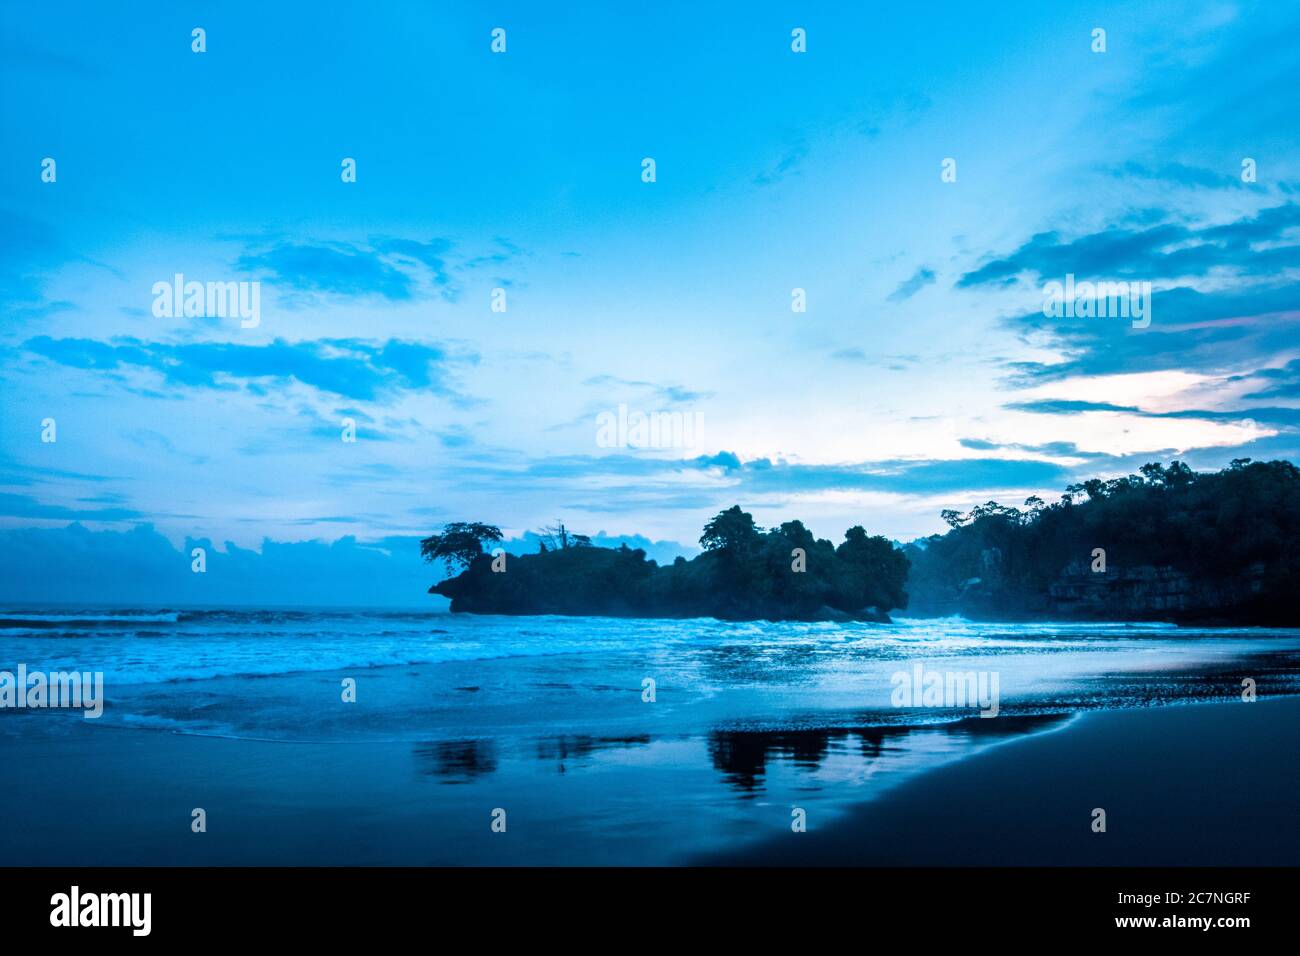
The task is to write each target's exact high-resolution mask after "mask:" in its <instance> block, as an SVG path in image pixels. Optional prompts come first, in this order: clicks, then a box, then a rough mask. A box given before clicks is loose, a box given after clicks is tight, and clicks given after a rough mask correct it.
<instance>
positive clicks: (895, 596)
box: [425, 505, 907, 620]
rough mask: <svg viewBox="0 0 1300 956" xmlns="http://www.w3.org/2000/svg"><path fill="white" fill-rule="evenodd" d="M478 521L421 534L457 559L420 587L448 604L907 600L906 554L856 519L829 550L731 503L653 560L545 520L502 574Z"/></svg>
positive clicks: (610, 606)
mask: <svg viewBox="0 0 1300 956" xmlns="http://www.w3.org/2000/svg"><path fill="white" fill-rule="evenodd" d="M486 527H488V526H484V525H448V527H447V529H446V530H445V531H444V533H443V534H442V535H435V536H434V537H432V538H429V539H426V549H425V551H426V556H427V555H429V554H433V555H435V556H438V557H454V558H455V559H456V560H457V563H458V565H459V567H460V568H461V573H459V574H457V575H455V576H454V577H452V578H449V579H448V580H445V581H441V582H439V583H437V584H435V585H434V586H433V587H432V588H430V591H432V592H433V593H435V594H441V595H443V596H444V597H449V598H451V600H452V610H453V611H475V612H481V613H497V614H603V615H623V616H638V617H717V618H722V619H726V620H759V619H768V620H826V619H830V618H837V619H849V618H857V619H864V620H882V619H884V617H885V612H887V611H888V610H889V609H890V608H896V607H906V606H907V593H906V591H905V590H904V584H905V582H906V579H907V559H906V558H905V557H903V555H902V552H901V551H899V550H898V549H897V548H895V547H894V545H893V544H892V543H891V542H890V541H888V540H887V539H885V538H881V537H874V538H872V537H868V536H867V534H866V532H865V531H863V529H862V528H861V527H857V528H853V529H850V531H849V534H848V536H847V537H846V540H845V543H844V544H843V545H841V546H840V549H839V550H838V551H837V550H836V548H835V546H834V545H833V544H832V543H831V542H830V541H826V540H819V539H817V538H815V537H814V536H813V534H812V532H811V531H809V530H808V529H807V528H806V527H804V525H803V523H802V522H801V521H787V522H785V523H784V524H782V525H780V526H779V527H776V528H772V529H769V530H766V531H765V530H763V529H762V528H759V527H758V526H757V525H756V524H755V523H754V518H753V516H752V515H751V514H749V513H748V512H745V511H742V510H741V509H740V506H739V505H735V506H732V507H731V508H728V509H726V510H725V511H722V512H719V513H718V514H717V515H715V516H714V517H713V518H712V519H710V520H709V522H708V523H707V524H706V525H705V527H704V533H703V534H702V535H701V537H700V544H701V545H702V546H703V547H704V552H703V553H702V554H700V555H698V556H697V557H695V558H693V559H691V560H689V561H688V560H686V559H685V558H679V559H678V560H677V561H675V562H674V563H673V564H672V565H671V566H667V567H662V568H661V567H659V566H658V564H657V563H656V562H654V561H649V560H647V559H646V555H645V551H643V550H641V549H640V548H635V549H634V548H629V547H627V546H626V545H623V546H622V547H619V548H599V547H594V546H592V544H591V540H590V538H588V537H586V536H585V535H575V534H573V533H572V532H571V531H569V530H568V529H567V528H565V526H564V524H563V522H559V521H557V522H556V524H555V525H553V526H548V527H544V528H541V529H540V530H539V531H538V532H537V534H538V537H539V539H540V550H539V551H538V553H536V554H527V555H520V556H518V557H516V558H514V559H512V561H511V562H510V565H509V570H508V571H507V572H506V573H504V574H497V573H494V571H493V569H492V568H491V566H490V562H487V561H476V560H475V559H476V557H477V556H478V554H480V553H481V551H480V550H479V549H480V543H479V541H480V538H479V536H476V533H477V532H476V531H475V530H474V529H479V530H481V529H483V528H486ZM466 529H469V530H466ZM491 530H492V531H494V532H495V531H496V529H495V528H492V529H491ZM453 531H455V532H457V534H454V535H453V534H452V532H453Z"/></svg>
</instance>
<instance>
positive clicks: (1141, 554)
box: [905, 458, 1300, 626]
mask: <svg viewBox="0 0 1300 956" xmlns="http://www.w3.org/2000/svg"><path fill="white" fill-rule="evenodd" d="M1139 472H1140V473H1139V474H1136V475H1130V476H1128V477H1126V478H1117V479H1113V480H1110V481H1102V480H1100V479H1093V480H1091V481H1086V482H1083V483H1082V484H1078V485H1072V486H1070V487H1069V488H1067V489H1066V493H1065V494H1064V495H1062V496H1061V499H1060V500H1059V501H1057V502H1055V503H1053V504H1050V505H1049V504H1045V503H1044V502H1043V501H1041V500H1039V499H1037V498H1030V499H1029V500H1028V501H1026V502H1025V504H1024V507H1023V508H1007V507H1002V506H1001V505H999V504H997V503H996V502H992V501H990V502H989V503H988V504H985V505H981V506H980V507H978V508H975V509H974V510H972V511H971V512H970V513H969V514H965V515H963V514H958V513H956V512H944V514H943V517H944V519H945V520H946V521H947V522H948V524H949V526H950V527H951V528H952V530H951V531H949V532H948V533H947V534H944V535H934V536H932V537H930V538H927V539H923V540H921V541H918V542H914V543H912V544H910V545H908V546H907V548H906V549H905V550H906V553H907V556H908V559H909V561H910V562H911V565H912V570H911V575H910V577H909V579H908V590H909V593H910V594H911V598H912V601H911V608H912V613H915V614H921V615H938V614H963V615H965V616H967V617H973V618H984V619H993V620H996V619H1008V618H1042V617H1058V618H1060V617H1088V618H1097V619H1101V618H1106V619H1110V620H1126V619H1132V620H1140V619H1158V620H1171V621H1182V622H1194V621H1201V622H1207V623H1240V624H1270V625H1292V626H1294V625H1300V611H1298V610H1297V605H1296V595H1297V590H1300V588H1298V585H1300V469H1297V468H1296V466H1295V465H1293V464H1291V463H1290V462H1288V461H1272V462H1255V463H1252V462H1251V461H1250V460H1249V459H1244V458H1243V459H1238V460H1236V461H1234V462H1233V463H1232V464H1231V465H1230V466H1229V467H1227V468H1225V469H1224V470H1223V471H1219V472H1215V473H1199V474H1198V473H1197V472H1194V471H1192V470H1191V469H1190V468H1188V467H1187V466H1186V465H1185V464H1183V463H1181V462H1177V461H1175V462H1173V463H1172V464H1170V466H1169V467H1167V468H1166V467H1164V466H1162V465H1159V464H1149V465H1145V466H1143V467H1142V468H1141V469H1139Z"/></svg>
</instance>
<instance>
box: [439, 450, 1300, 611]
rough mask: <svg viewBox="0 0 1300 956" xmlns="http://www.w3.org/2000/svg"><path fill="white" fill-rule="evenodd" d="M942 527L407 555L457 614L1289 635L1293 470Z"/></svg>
mask: <svg viewBox="0 0 1300 956" xmlns="http://www.w3.org/2000/svg"><path fill="white" fill-rule="evenodd" d="M942 517H943V518H944V520H945V521H946V522H947V524H948V525H949V528H950V530H949V531H948V532H947V533H946V534H941V535H940V534H936V535H932V536H931V537H929V538H923V539H920V540H918V541H914V542H912V543H911V544H909V545H907V546H906V547H905V548H899V547H896V546H895V545H894V544H893V543H892V542H890V541H889V540H888V539H886V538H883V537H880V536H869V535H868V534H867V533H866V531H864V530H863V529H862V528H861V527H854V528H850V529H849V530H848V531H847V532H846V533H845V536H844V541H843V542H842V543H841V544H839V545H838V546H836V545H833V544H832V543H831V542H830V541H826V540H818V539H816V538H814V537H813V535H812V533H811V532H810V531H809V530H808V529H807V528H805V527H804V525H803V523H802V522H799V521H788V522H786V523H785V524H782V525H780V526H779V527H776V528H771V529H767V530H764V529H762V528H759V527H757V526H756V525H755V524H754V519H753V517H752V516H751V515H749V514H747V513H746V512H744V511H741V510H740V507H739V506H738V505H737V506H733V507H731V508H728V509H727V510H726V511H723V512H721V513H719V514H718V515H716V516H715V517H714V518H713V519H712V520H711V521H709V523H708V524H707V525H706V526H705V528H704V533H703V534H702V535H701V536H700V545H701V546H702V547H703V548H704V552H703V553H702V554H700V555H698V556H697V557H695V558H693V559H691V560H689V561H688V560H686V559H685V558H680V557H679V558H678V559H677V560H676V561H675V562H673V563H672V564H671V565H666V566H663V567H660V566H659V565H658V564H657V563H656V562H654V561H648V560H646V556H645V552H644V551H642V550H640V549H635V550H633V549H629V548H627V547H626V546H623V547H621V548H618V549H611V548H598V547H593V546H592V545H591V542H590V539H589V538H587V537H585V536H583V535H575V534H573V533H572V532H570V531H568V529H566V528H565V527H564V525H563V524H560V523H557V524H556V525H555V526H553V527H549V528H545V529H543V534H542V537H541V552H540V553H538V554H531V555H522V556H513V555H512V556H508V557H506V558H500V557H498V558H497V559H496V567H497V570H493V568H494V559H493V556H492V555H491V554H490V553H488V549H489V548H490V547H491V546H492V545H497V544H499V543H500V542H501V540H502V536H501V531H500V529H498V528H496V527H493V526H492V525H486V524H480V523H457V524H450V525H447V526H446V527H445V528H444V529H443V531H442V533H441V534H435V535H431V536H430V537H428V538H425V539H424V541H423V542H422V544H421V550H422V553H423V554H424V557H425V558H426V560H430V561H434V560H444V561H446V562H447V565H448V567H449V568H450V569H451V570H452V571H453V572H459V573H458V574H456V576H454V577H452V578H450V579H448V580H446V581H442V582H441V583H439V584H435V585H434V586H433V587H431V588H430V589H429V590H430V592H431V593H434V594H441V595H444V596H446V597H448V598H451V601H452V610H453V611H470V612H478V613H495V614H578V615H581V614H602V615H621V616H644V617H704V616H708V617H717V618H722V619H727V620H758V619H768V620H818V619H833V618H846V619H847V618H858V619H868V620H885V619H887V618H886V616H885V612H887V611H889V610H890V609H894V608H899V609H905V608H909V603H910V610H911V612H912V613H914V614H920V615H927V614H964V615H966V616H969V617H976V618H978V617H983V618H989V619H997V618H1003V619H1009V618H1035V617H1057V616H1077V615H1088V616H1094V617H1106V618H1110V619H1123V618H1143V617H1146V618H1157V619H1163V620H1196V619H1200V620H1205V621H1219V622H1225V623H1257V624H1296V623H1300V613H1298V612H1297V610H1296V594H1297V591H1298V590H1300V588H1298V587H1297V585H1300V469H1297V468H1296V466H1295V465H1293V464H1291V463H1290V462H1287V461H1272V462H1253V463H1252V462H1251V461H1250V459H1248V458H1241V459H1237V460H1235V461H1233V462H1232V464H1231V465H1229V466H1228V467H1227V468H1225V469H1224V470H1222V471H1219V472H1214V473H1197V472H1194V471H1192V469H1191V468H1189V467H1188V466H1187V465H1186V464H1184V463H1182V462H1179V461H1175V462H1172V463H1171V464H1170V465H1169V466H1168V467H1165V466H1164V465H1161V464H1148V465H1144V466H1142V468H1140V469H1139V473H1138V474H1136V475H1129V476H1127V477H1124V478H1116V479H1112V480H1110V481H1103V480H1101V479H1092V480H1090V481H1085V482H1082V483H1081V484H1077V485H1071V486H1069V487H1068V488H1067V489H1066V491H1065V494H1063V495H1062V496H1061V498H1060V500H1059V501H1057V502H1055V503H1053V504H1047V503H1045V502H1044V501H1042V500H1041V499H1040V498H1037V497H1033V498H1029V499H1028V500H1026V501H1025V503H1024V506H1023V507H1021V508H1014V507H1004V506H1002V505H1000V504H998V503H997V502H994V501H990V502H988V503H987V504H983V505H980V506H978V507H976V508H974V509H972V510H971V511H970V512H969V513H967V514H961V513H959V512H956V511H945V512H943V513H942ZM1099 550H1100V552H1102V553H1103V557H1102V559H1101V561H1100V566H1101V568H1102V570H1100V571H1099V570H1098V565H1099V562H1098V553H1099ZM796 567H802V570H795V569H796ZM503 569H504V570H503ZM1071 588H1073V590H1071ZM1085 592H1086V595H1087V597H1088V600H1084V601H1078V600H1076V601H1074V602H1073V603H1071V602H1069V601H1066V600H1064V599H1063V598H1062V595H1063V594H1064V595H1066V596H1071V595H1074V596H1077V595H1078V594H1079V593H1085ZM909 595H910V601H909Z"/></svg>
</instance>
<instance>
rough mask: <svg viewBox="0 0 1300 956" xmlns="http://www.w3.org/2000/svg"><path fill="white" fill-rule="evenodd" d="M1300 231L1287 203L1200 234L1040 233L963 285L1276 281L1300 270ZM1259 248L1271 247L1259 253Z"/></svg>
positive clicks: (1175, 229)
mask: <svg viewBox="0 0 1300 956" xmlns="http://www.w3.org/2000/svg"><path fill="white" fill-rule="evenodd" d="M1297 225H1300V205H1297V204H1295V203H1287V204H1285V205H1282V206H1274V207H1272V208H1270V209H1264V210H1261V211H1260V212H1259V213H1258V214H1257V215H1255V216H1251V217H1247V218H1243V219H1239V220H1237V221H1236V222H1231V223H1226V224H1223V225H1217V226H1203V227H1200V228H1195V227H1190V226H1184V225H1178V224H1174V223H1163V224H1161V225H1157V226H1152V227H1151V228H1149V229H1121V228H1111V229H1106V230H1103V231H1101V232H1095V233H1091V234H1089V235H1085V236H1080V237H1079V238H1077V239H1073V240H1069V241H1065V240H1063V239H1062V238H1061V236H1060V235H1059V234H1058V233H1056V232H1040V233H1038V234H1037V235H1034V236H1033V237H1031V238H1030V239H1029V240H1028V241H1027V242H1025V243H1023V244H1022V245H1021V246H1020V248H1018V249H1016V250H1015V251H1014V252H1012V253H1011V254H1010V255H1007V256H1003V257H1001V258H997V259H993V260H992V261H990V262H986V263H985V264H984V265H982V266H980V267H979V268H978V269H974V270H972V271H971V272H967V273H965V274H964V275H963V276H962V277H961V278H960V279H959V280H958V281H957V287H958V288H971V287H974V286H980V285H988V284H1006V283H1008V282H1011V281H1013V280H1014V279H1015V278H1016V277H1017V276H1019V275H1021V274H1023V273H1031V274H1034V275H1036V276H1038V277H1040V278H1042V277H1047V276H1051V277H1064V276H1065V275H1066V274H1067V273H1074V274H1075V275H1078V276H1080V277H1084V278H1087V277H1094V278H1095V277H1106V278H1118V279H1124V278H1136V279H1145V280H1148V281H1156V280H1159V279H1165V278H1179V277H1185V276H1204V275H1206V274H1207V273H1208V272H1209V271H1210V270H1211V269H1216V268H1221V267H1231V268H1235V269H1237V270H1239V271H1241V272H1242V273H1244V274H1247V275H1259V276H1273V275H1276V274H1277V273H1278V272H1279V271H1280V270H1283V269H1290V268H1296V267H1300V243H1297V242H1295V241H1294V240H1288V239H1286V236H1285V234H1286V233H1287V232H1288V230H1290V229H1292V228H1294V227H1295V226H1297ZM1259 243H1270V245H1269V246H1267V247H1265V248H1256V245H1257V244H1259Z"/></svg>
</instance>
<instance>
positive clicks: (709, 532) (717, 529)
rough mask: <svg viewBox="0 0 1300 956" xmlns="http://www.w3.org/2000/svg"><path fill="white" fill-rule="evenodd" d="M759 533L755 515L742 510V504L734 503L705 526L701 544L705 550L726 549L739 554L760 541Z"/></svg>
mask: <svg viewBox="0 0 1300 956" xmlns="http://www.w3.org/2000/svg"><path fill="white" fill-rule="evenodd" d="M758 535H759V529H758V526H757V525H755V524H754V516H753V515H751V514H750V513H749V512H747V511H741V510H740V505H732V506H731V507H730V508H728V509H727V510H726V511H720V512H718V514H717V515H716V516H715V517H714V518H713V520H711V521H710V522H709V523H708V524H706V525H705V526H704V534H702V535H700V546H701V547H702V548H704V550H705V551H725V552H728V553H730V554H733V555H737V554H741V553H743V552H745V551H748V550H750V549H751V548H753V546H754V545H756V544H757V543H758Z"/></svg>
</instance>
